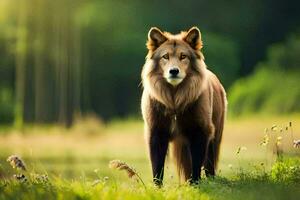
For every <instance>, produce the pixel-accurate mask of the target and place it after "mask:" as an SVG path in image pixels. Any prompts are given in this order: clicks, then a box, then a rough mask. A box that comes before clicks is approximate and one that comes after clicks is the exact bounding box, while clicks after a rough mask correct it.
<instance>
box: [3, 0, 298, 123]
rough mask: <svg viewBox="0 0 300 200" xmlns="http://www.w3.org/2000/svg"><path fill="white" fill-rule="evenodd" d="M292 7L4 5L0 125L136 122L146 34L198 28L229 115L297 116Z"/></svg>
mask: <svg viewBox="0 0 300 200" xmlns="http://www.w3.org/2000/svg"><path fill="white" fill-rule="evenodd" d="M299 5H300V3H298V2H297V1H292V0H287V1H279V0H275V1H271V0H264V1H260V0H249V1H237V0H234V1H230V2H225V1H221V0H211V1H192V0H186V1H184V3H183V2H180V1H158V0H153V1H138V0H125V1H108V0H102V1H96V0H86V1H80V0H60V1H58V0H2V1H0V55H1V59H0V123H15V124H16V125H19V126H21V125H23V124H24V123H36V122H37V123H49V122H59V123H63V124H66V125H67V126H69V125H71V124H72V121H73V117H74V115H76V114H78V115H81V114H85V113H89V112H94V113H96V114H98V115H99V116H100V117H101V118H103V119H105V120H109V119H111V118H114V117H126V116H129V115H139V102H140V95H141V88H140V87H139V83H140V72H141V67H142V65H143V63H144V57H145V55H146V48H145V42H146V36H147V32H148V30H149V29H150V27H152V26H157V27H160V28H161V29H162V30H167V31H169V32H174V33H176V32H179V31H181V30H185V29H188V28H190V27H191V26H198V27H199V28H200V29H201V32H202V38H203V41H204V49H203V51H204V55H205V58H206V63H207V65H208V67H209V68H210V69H211V70H213V71H214V72H216V74H217V75H218V76H219V77H220V79H221V80H222V82H223V83H224V85H225V87H226V89H227V90H228V91H229V100H230V101H229V105H230V107H231V108H232V109H231V110H232V111H231V112H232V114H233V115H239V114H243V113H252V112H271V113H282V112H285V113H290V112H299V111H300V103H298V102H297V98H298V97H300V92H299V89H298V88H297V86H296V84H298V81H299V76H297V75H296V74H297V73H298V71H299V68H298V66H299V64H300V62H299V58H300V56H299V54H300V51H299V38H300V37H299V28H298V27H299V25H300V13H299V12H298V8H299ZM286 80H289V81H288V82H287V81H286ZM272 81H273V82H274V84H273V82H272ZM275 83H281V84H279V85H278V84H277V85H276V84H275ZM277 86H278V87H277ZM286 88H290V89H288V90H287V89H286ZM278 91H281V92H278ZM287 91H290V92H289V93H288V92H287ZM291 91H292V92H291Z"/></svg>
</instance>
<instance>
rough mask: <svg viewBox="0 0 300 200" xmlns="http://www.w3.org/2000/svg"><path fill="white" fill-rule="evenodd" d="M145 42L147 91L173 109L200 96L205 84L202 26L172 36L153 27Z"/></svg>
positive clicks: (145, 86)
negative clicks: (146, 52) (146, 50)
mask: <svg viewBox="0 0 300 200" xmlns="http://www.w3.org/2000/svg"><path fill="white" fill-rule="evenodd" d="M146 45H147V48H148V50H149V52H148V55H147V57H146V63H145V65H144V67H143V71H142V79H143V85H144V88H145V89H146V90H147V91H148V93H149V94H150V95H151V96H152V97H154V98H156V99H157V100H158V101H160V102H162V103H163V104H165V105H166V106H167V107H170V108H178V107H179V106H181V107H184V106H185V105H186V104H188V103H190V102H192V101H194V100H195V99H197V98H198V97H199V95H200V94H201V92H202V91H203V88H204V87H205V85H206V73H205V70H206V65H205V63H204V57H203V55H202V53H201V51H200V50H201V48H202V41H201V33H200V31H199V29H198V28H197V27H192V28H191V29H189V30H188V31H186V32H181V33H179V34H177V35H173V34H171V33H168V32H162V31H161V30H159V29H158V28H151V29H150V31H149V33H148V40H147V44H146Z"/></svg>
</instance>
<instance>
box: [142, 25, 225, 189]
mask: <svg viewBox="0 0 300 200" xmlns="http://www.w3.org/2000/svg"><path fill="white" fill-rule="evenodd" d="M146 45H147V48H148V50H149V52H148V55H147V57H146V62H145V65H144V66H143V70H142V83H143V88H144V89H143V95H142V103H141V108H142V114H143V119H144V122H145V138H146V141H147V145H148V148H149V153H150V160H151V164H152V172H153V180H154V182H155V183H156V184H159V185H160V184H162V180H163V174H164V163H165V157H166V154H167V150H168V147H169V144H171V146H172V153H173V157H174V159H175V161H176V165H177V168H178V173H179V175H180V176H181V177H182V178H183V179H184V180H189V181H190V182H197V181H198V180H199V179H200V174H201V167H202V166H204V169H205V172H206V175H207V176H214V175H215V172H216V167H217V162H218V157H219V149H220V143H221V139H222V132H223V125H224V118H225V112H226V94H225V91H224V89H223V87H222V85H221V83H220V82H219V80H218V78H217V77H216V76H215V75H214V74H213V73H212V72H211V71H209V70H208V69H207V67H206V65H205V62H204V56H203V54H202V53H201V49H202V46H203V45H202V40H201V33H200V31H199V29H198V28H196V27H193V28H191V29H190V30H189V31H187V32H181V33H180V34H177V35H173V34H170V33H167V32H162V31H161V30H159V29H158V28H151V29H150V31H149V33H148V40H147V44H146Z"/></svg>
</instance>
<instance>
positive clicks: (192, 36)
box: [183, 27, 202, 50]
mask: <svg viewBox="0 0 300 200" xmlns="http://www.w3.org/2000/svg"><path fill="white" fill-rule="evenodd" d="M183 40H184V41H185V42H187V43H188V44H189V45H190V46H191V47H192V48H193V49H195V50H200V49H202V40H201V32H200V30H199V29H198V28H197V27H192V28H191V29H190V30H189V31H188V32H187V33H186V35H185V36H184V38H183Z"/></svg>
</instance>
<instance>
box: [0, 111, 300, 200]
mask: <svg viewBox="0 0 300 200" xmlns="http://www.w3.org/2000/svg"><path fill="white" fill-rule="evenodd" d="M290 122H292V123H291V124H290ZM298 124H300V116H289V117H264V116H259V117H250V118H247V119H246V118H241V119H228V120H227V123H226V126H225V132H224V137H223V139H224V140H223V143H222V150H221V158H220V163H219V169H218V176H217V177H216V178H215V179H206V178H203V179H202V181H201V183H200V184H199V185H198V186H193V187H191V186H188V185H186V184H184V183H179V180H178V178H177V176H176V173H175V169H174V166H173V164H172V159H171V158H169V157H168V159H167V163H166V171H165V182H164V183H165V184H164V187H163V188H161V189H158V188H155V187H153V186H152V184H151V168H150V163H149V161H148V157H147V151H146V146H145V143H144V137H143V123H142V121H139V120H126V121H121V120H116V121H112V122H110V123H108V124H104V123H102V122H101V121H99V120H97V119H96V118H94V117H89V118H86V119H82V120H78V121H77V122H76V123H75V125H74V126H73V127H72V128H70V129H65V128H63V127H60V126H27V127H25V128H23V129H14V128H9V127H2V128H1V134H0V177H1V180H0V182H1V184H0V198H1V199H226V198H227V199H228V198H229V199H286V198H287V197H289V198H288V199H297V197H299V196H300V189H299V186H300V181H299V180H300V169H299V165H300V159H299V153H300V150H299V149H296V148H293V139H299V138H300V125H299V126H298ZM266 128H267V129H266ZM265 135H269V137H268V141H267V144H265V145H264V144H263V142H265V143H266V138H265V139H264V136H265ZM276 142H278V148H279V150H278V149H276V148H275V147H276V144H274V143H276ZM277 150H278V151H277ZM276 152H280V155H279V157H278V156H277V155H276ZM10 155H18V156H20V157H21V158H22V160H23V161H24V162H25V164H26V168H27V171H26V172H22V171H20V170H18V169H13V168H12V167H11V166H10V164H9V162H7V161H6V160H7V158H8V157H9V156H10ZM115 159H118V160H121V161H124V162H126V163H127V164H128V165H129V166H131V167H133V168H134V169H135V170H136V172H137V173H138V174H139V175H140V176H141V178H142V180H143V182H145V186H144V185H143V184H142V183H141V181H138V179H137V178H135V176H134V177H133V178H131V179H130V178H128V177H127V175H126V173H125V172H123V171H118V170H115V169H110V168H109V166H108V164H109V162H110V161H111V160H115ZM276 160H277V161H276ZM21 173H22V174H24V175H25V176H26V178H27V180H26V181H24V180H16V179H15V178H13V175H14V174H21ZM45 176H46V178H43V177H45Z"/></svg>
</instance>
